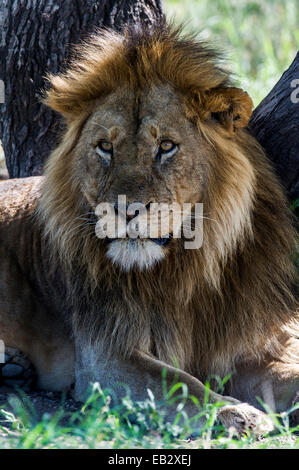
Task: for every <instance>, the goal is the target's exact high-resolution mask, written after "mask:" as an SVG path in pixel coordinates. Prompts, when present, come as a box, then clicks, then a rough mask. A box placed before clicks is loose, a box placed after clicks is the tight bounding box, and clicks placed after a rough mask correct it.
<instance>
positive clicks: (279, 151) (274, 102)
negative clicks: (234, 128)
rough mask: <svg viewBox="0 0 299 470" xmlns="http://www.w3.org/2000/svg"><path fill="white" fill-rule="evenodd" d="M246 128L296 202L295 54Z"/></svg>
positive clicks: (298, 99) (298, 66)
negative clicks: (260, 146)
mask: <svg viewBox="0 0 299 470" xmlns="http://www.w3.org/2000/svg"><path fill="white" fill-rule="evenodd" d="M250 128H251V130H252V133H253V135H254V136H255V137H256V139H257V140H258V141H259V143H260V144H261V145H262V146H263V147H264V149H265V150H266V152H267V154H268V156H269V158H270V159H271V160H272V162H273V164H274V167H275V169H276V172H277V174H278V176H279V178H280V180H281V182H282V183H283V185H284V187H285V189H286V191H287V194H288V196H289V198H290V200H295V199H297V198H299V52H298V53H297V55H296V57H295V59H294V61H293V63H292V64H291V66H290V67H289V68H288V70H287V71H286V72H284V74H283V75H282V77H281V79H280V80H279V82H277V84H276V85H275V87H274V88H273V89H272V91H270V93H269V94H268V96H266V98H264V100H263V101H262V102H261V104H260V105H259V106H258V107H257V108H256V109H255V110H254V112H253V115H252V118H251V120H250Z"/></svg>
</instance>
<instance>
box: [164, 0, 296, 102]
mask: <svg viewBox="0 0 299 470" xmlns="http://www.w3.org/2000/svg"><path fill="white" fill-rule="evenodd" d="M164 8H165V10H166V12H167V15H168V17H169V18H171V17H173V18H175V20H176V21H184V22H186V28H187V29H189V30H192V31H196V32H197V31H198V34H199V35H200V36H201V37H204V38H207V39H209V41H212V43H214V44H215V45H216V46H217V47H218V48H220V49H221V50H224V51H225V52H226V55H227V57H228V59H229V65H230V69H231V70H232V72H233V73H234V74H236V77H237V78H238V81H239V84H240V85H241V86H242V87H243V88H244V89H245V90H246V91H248V93H249V94H250V95H251V97H252V99H253V101H254V105H255V106H257V105H258V104H259V102H260V101H261V100H262V99H263V98H264V97H265V96H266V95H267V94H268V93H269V91H270V90H271V89H272V88H273V86H274V85H275V83H276V82H277V81H278V80H279V78H280V76H281V75H282V73H283V72H284V70H286V69H287V68H288V67H289V65H290V64H291V62H292V61H293V59H294V58H295V55H296V52H297V51H298V45H299V3H298V0H287V1H284V0H259V1H251V0H164Z"/></svg>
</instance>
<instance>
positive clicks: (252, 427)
mask: <svg viewBox="0 0 299 470" xmlns="http://www.w3.org/2000/svg"><path fill="white" fill-rule="evenodd" d="M218 418H219V420H220V421H221V423H222V424H223V425H224V426H225V427H226V428H227V429H228V430H230V429H232V430H233V431H234V432H235V433H236V434H238V435H239V436H241V435H242V434H248V433H250V432H251V433H253V434H255V435H256V436H263V435H264V434H267V433H269V432H270V431H273V429H274V424H273V422H272V420H271V418H270V417H269V416H267V415H266V414H265V413H263V412H262V411H259V410H258V409H256V408H254V407H253V406H251V405H248V404H247V403H241V404H238V405H227V406H224V407H223V408H221V409H220V410H219V412H218Z"/></svg>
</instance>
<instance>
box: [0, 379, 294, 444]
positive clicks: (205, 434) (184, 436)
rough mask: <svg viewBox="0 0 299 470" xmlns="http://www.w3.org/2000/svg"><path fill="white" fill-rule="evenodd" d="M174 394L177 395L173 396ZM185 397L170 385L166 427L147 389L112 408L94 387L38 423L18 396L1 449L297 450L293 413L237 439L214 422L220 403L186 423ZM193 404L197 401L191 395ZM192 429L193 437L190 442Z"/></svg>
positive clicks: (0, 430)
mask: <svg viewBox="0 0 299 470" xmlns="http://www.w3.org/2000/svg"><path fill="white" fill-rule="evenodd" d="M178 390H181V393H180V394H179V395H178V396H176V398H174V396H175V393H176V392H177V391H178ZM187 396H188V394H187V391H186V388H185V387H182V384H176V385H174V386H173V387H172V389H171V390H170V391H169V392H168V396H167V399H168V401H171V400H172V402H175V404H176V406H177V416H176V418H175V419H174V421H173V422H172V423H169V422H167V421H166V419H165V415H166V407H160V404H159V403H157V402H156V401H155V398H154V396H153V394H152V393H151V391H148V398H147V399H146V400H145V401H143V402H133V401H132V400H131V399H130V398H129V396H127V397H125V398H124V399H123V400H122V403H121V404H120V405H119V406H118V407H112V406H111V395H109V393H108V392H107V391H106V392H104V391H102V390H101V389H100V387H99V385H98V384H94V386H93V389H92V390H91V393H90V396H89V398H88V399H87V401H86V402H85V404H84V405H82V407H81V409H79V410H78V411H76V412H72V413H71V412H67V411H66V410H65V409H64V407H63V400H62V403H61V409H60V410H59V411H57V412H56V413H55V414H54V415H52V416H50V415H49V414H44V416H43V418H42V420H40V421H39V420H38V419H37V418H36V416H35V411H34V408H33V406H32V404H31V403H30V400H29V399H28V398H27V397H26V395H25V394H24V393H21V392H19V394H16V395H14V396H11V397H10V399H9V405H6V406H4V407H3V408H2V411H1V412H0V423H1V425H0V448H16V449H37V448H53V449H54V448H55V449H60V448H89V449H94V448H96V449H103V448H108V449H120V448H121V449H126V448H148V449H157V448H161V449H163V448H164V449H171V448H185V449H194V448H195V449H210V448H216V449H219V448H220V449H228V448H229V449H231V448H233V449H238V448H261V449H262V448H269V447H271V448H279V447H284V448H299V436H298V432H299V426H297V427H296V428H292V427H291V426H290V422H289V415H290V411H292V410H289V412H287V413H284V414H283V415H279V416H278V415H274V414H271V417H272V419H273V422H274V423H275V425H276V431H275V432H274V433H271V436H265V437H264V438H262V439H256V438H255V437H254V436H253V435H252V434H248V435H244V436H241V437H237V436H236V435H235V434H234V432H233V430H230V431H227V430H225V429H224V428H223V426H222V425H221V424H219V423H218V422H217V410H218V409H219V406H221V403H218V404H216V405H215V404H214V405H211V404H209V403H208V402H205V403H204V405H203V406H201V407H200V406H199V405H198V416H197V417H193V418H192V419H188V417H187V415H186V414H185V411H184V403H185V401H186V398H187ZM193 400H194V401H196V399H195V398H194V397H193ZM297 407H298V408H299V404H298V405H297ZM293 410H294V408H293ZM198 417H201V418H203V417H204V418H205V424H204V425H203V427H202V428H201V430H200V432H198V429H197V428H195V427H194V419H196V418H198ZM133 418H134V419H133ZM195 431H196V432H197V435H196V437H194V438H192V439H190V435H192V434H193V435H194V433H195ZM296 433H297V435H296Z"/></svg>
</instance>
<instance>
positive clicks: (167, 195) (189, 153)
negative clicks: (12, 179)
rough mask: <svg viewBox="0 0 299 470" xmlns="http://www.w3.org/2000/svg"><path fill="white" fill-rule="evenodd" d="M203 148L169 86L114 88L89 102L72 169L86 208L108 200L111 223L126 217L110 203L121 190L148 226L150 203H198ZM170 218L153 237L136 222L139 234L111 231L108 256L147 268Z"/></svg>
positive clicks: (159, 252)
mask: <svg viewBox="0 0 299 470" xmlns="http://www.w3.org/2000/svg"><path fill="white" fill-rule="evenodd" d="M208 151H209V148H208V146H207V143H206V142H205V141H204V140H203V138H200V135H199V132H198V130H197V127H196V126H195V125H194V124H193V123H192V122H191V121H189V120H187V119H186V113H185V109H184V102H183V99H182V98H181V97H180V96H179V94H178V93H176V92H175V91H174V90H173V89H172V88H171V87H170V86H168V85H161V86H160V87H159V86H156V87H152V88H151V89H146V90H144V91H140V92H139V93H138V94H137V96H136V92H133V91H130V90H128V89H119V90H117V91H115V92H113V93H111V94H110V95H109V96H108V97H106V98H104V99H102V100H101V101H100V102H99V103H97V105H96V106H95V110H94V112H93V113H92V114H91V116H90V117H89V119H88V120H87V122H86V124H85V126H84V129H83V131H82V134H81V136H80V139H79V141H78V144H77V146H76V149H75V151H74V165H73V168H74V171H75V178H76V179H78V180H79V181H80V187H81V192H82V194H83V196H84V198H86V200H87V201H88V203H89V205H90V207H91V209H92V211H96V208H97V206H98V205H99V204H100V203H103V202H105V203H106V202H108V203H110V204H111V205H112V206H113V208H114V207H115V210H113V214H110V215H111V217H115V218H116V221H117V218H119V217H125V214H123V213H121V211H120V210H119V206H118V205H117V204H118V197H119V196H125V197H126V203H127V205H130V204H132V203H139V204H140V203H141V204H143V205H144V206H145V210H146V211H147V214H146V216H147V218H146V228H147V229H148V230H149V226H150V224H151V223H154V221H153V220H152V221H151V214H153V212H152V211H150V208H153V205H151V203H159V204H161V203H165V204H167V205H169V206H170V205H171V204H173V203H178V204H179V205H180V206H182V205H183V203H191V204H192V205H193V204H194V203H196V202H199V201H201V199H202V194H203V191H204V182H205V158H206V155H207V152H208ZM137 208H138V206H136V209H137ZM136 214H138V212H136ZM133 215H135V214H132V216H133ZM143 215H145V214H143ZM132 216H131V217H130V216H129V215H127V217H126V224H127V225H128V224H130V226H132V223H133V221H132V220H131V219H132ZM140 217H141V216H140V211H139V221H140ZM152 219H153V218H152ZM105 221H107V217H106V218H105ZM137 221H138V220H137V218H134V224H135V223H136V222H137ZM172 224H173V220H172V214H170V219H169V225H168V226H167V225H166V224H165V225H166V226H165V227H164V226H163V223H162V224H158V226H157V232H156V235H155V236H151V235H152V233H150V232H148V235H149V236H145V234H144V233H143V231H142V229H141V228H139V235H140V236H141V238H140V236H138V238H136V239H135V240H134V241H133V239H132V238H130V237H129V236H128V234H126V236H125V238H122V237H124V234H123V233H122V234H120V233H119V232H117V234H116V236H115V237H113V239H112V240H110V241H109V243H108V244H107V256H108V257H109V258H111V259H112V261H113V262H114V263H115V264H118V265H121V267H122V268H123V269H125V270H128V269H130V268H131V267H133V266H137V267H138V268H139V269H144V268H147V267H150V266H151V265H152V264H153V263H154V262H156V261H158V260H161V259H163V257H164V256H165V254H166V253H167V250H168V245H169V244H170V243H174V242H176V241H175V240H173V239H171V240H170V239H169V235H170V234H169V232H172V231H173V228H172ZM127 228H128V227H127ZM119 235H120V236H119Z"/></svg>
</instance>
